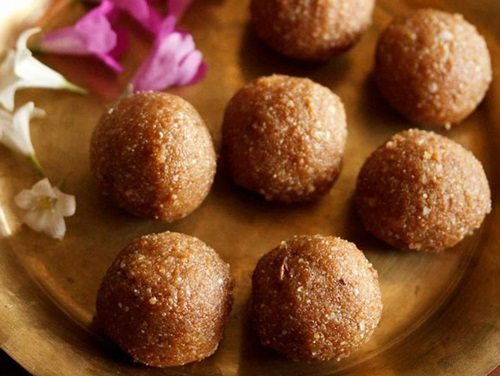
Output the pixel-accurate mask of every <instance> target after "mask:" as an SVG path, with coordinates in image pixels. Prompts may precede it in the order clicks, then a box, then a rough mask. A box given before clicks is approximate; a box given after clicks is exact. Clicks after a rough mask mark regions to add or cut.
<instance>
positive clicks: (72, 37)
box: [39, 27, 89, 55]
mask: <svg viewBox="0 0 500 376" xmlns="http://www.w3.org/2000/svg"><path fill="white" fill-rule="evenodd" d="M39 48H40V49H41V50H42V51H44V52H52V53H56V54H62V55H87V54H88V53H89V51H88V49H87V41H86V40H85V38H84V37H83V36H82V35H80V33H78V32H76V31H75V29H74V28H73V27H64V28H61V29H57V30H54V31H52V32H50V33H48V34H46V35H45V36H44V37H43V39H42V41H41V43H40V47H39Z"/></svg>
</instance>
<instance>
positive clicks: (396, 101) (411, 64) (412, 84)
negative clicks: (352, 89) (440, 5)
mask: <svg viewBox="0 0 500 376" xmlns="http://www.w3.org/2000/svg"><path fill="white" fill-rule="evenodd" d="M375 78H376V81H377V84H378V87H379V88H380V91H381V92H382V95H383V96H384V97H385V98H386V99H387V101H388V102H389V103H390V104H391V105H392V106H393V107H394V108H395V109H396V110H398V111H399V112H400V113H401V114H402V115H403V116H405V117H407V118H408V119H410V120H412V121H414V122H416V123H422V124H429V125H436V126H444V127H446V128H449V127H451V125H452V124H454V123H459V122H460V121H462V120H463V119H464V118H466V117H467V116H468V115H469V114H471V113H472V112H473V111H474V110H475V108H476V107H477V106H478V104H479V103H480V102H481V101H482V99H483V98H484V96H485V94H486V91H487V90H488V87H489V85H490V82H491V80H492V72H491V59H490V54H489V52H488V47H487V46H486V42H485V41H484V39H483V37H482V36H481V35H480V34H479V33H478V32H477V30H476V28H475V27H474V26H473V25H471V24H470V23H468V22H467V21H465V20H464V19H463V17H462V16H461V15H459V14H449V13H446V12H442V11H438V10H434V9H421V10H417V11H416V12H414V13H412V14H410V15H408V16H406V17H399V18H396V19H395V20H394V21H393V22H392V23H391V24H390V25H389V26H388V27H387V28H386V29H385V31H384V32H383V33H382V35H381V37H380V39H379V41H378V46H377V52H376V65H375Z"/></svg>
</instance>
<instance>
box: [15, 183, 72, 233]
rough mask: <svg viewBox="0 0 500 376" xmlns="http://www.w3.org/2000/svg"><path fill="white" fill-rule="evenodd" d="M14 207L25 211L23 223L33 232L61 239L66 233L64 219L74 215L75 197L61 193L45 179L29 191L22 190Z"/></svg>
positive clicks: (16, 198)
mask: <svg viewBox="0 0 500 376" xmlns="http://www.w3.org/2000/svg"><path fill="white" fill-rule="evenodd" d="M14 201H15V203H16V205H17V206H18V207H19V208H21V209H23V210H25V211H26V212H25V213H24V215H23V222H24V223H26V224H27V225H28V226H29V227H31V228H32V229H33V230H35V231H38V232H44V233H45V234H47V235H49V236H51V237H53V238H55V239H62V238H63V237H64V234H65V233H66V223H65V222H64V217H70V216H72V215H73V214H75V210H76V201H75V196H72V195H68V194H66V193H63V192H61V191H60V190H59V189H58V188H57V187H53V186H52V185H51V184H50V182H49V179H47V178H45V179H43V180H40V181H39V182H38V183H36V184H35V185H34V186H33V187H32V188H31V189H24V190H22V191H21V192H20V193H19V194H18V195H17V196H16V197H15V198H14Z"/></svg>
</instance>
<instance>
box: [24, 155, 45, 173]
mask: <svg viewBox="0 0 500 376" xmlns="http://www.w3.org/2000/svg"><path fill="white" fill-rule="evenodd" d="M26 157H27V158H28V161H29V162H30V163H31V166H33V168H34V169H35V170H36V172H38V173H39V174H40V176H42V177H45V171H44V170H43V167H42V165H41V164H40V162H38V159H37V158H36V156H35V155H34V154H28V155H27V156H26Z"/></svg>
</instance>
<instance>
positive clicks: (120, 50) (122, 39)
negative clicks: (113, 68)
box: [110, 27, 129, 59]
mask: <svg viewBox="0 0 500 376" xmlns="http://www.w3.org/2000/svg"><path fill="white" fill-rule="evenodd" d="M115 33H116V45H115V48H113V50H111V52H110V55H111V56H113V57H114V58H115V59H117V58H119V57H121V56H122V55H123V54H124V53H125V51H126V50H127V49H128V46H129V37H128V32H127V29H126V28H125V27H115Z"/></svg>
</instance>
